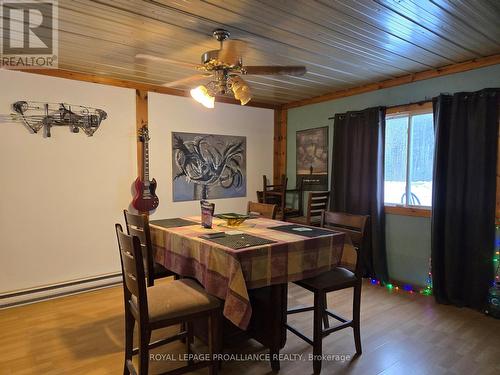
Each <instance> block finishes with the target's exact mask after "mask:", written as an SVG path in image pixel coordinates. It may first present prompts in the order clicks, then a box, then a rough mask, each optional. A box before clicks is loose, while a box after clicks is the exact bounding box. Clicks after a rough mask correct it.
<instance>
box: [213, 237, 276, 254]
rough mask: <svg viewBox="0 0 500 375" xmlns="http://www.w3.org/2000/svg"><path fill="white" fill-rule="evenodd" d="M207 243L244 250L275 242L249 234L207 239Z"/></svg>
mask: <svg viewBox="0 0 500 375" xmlns="http://www.w3.org/2000/svg"><path fill="white" fill-rule="evenodd" d="M207 241H212V242H215V243H217V244H219V245H222V246H226V247H230V248H231V249H234V250H238V249H244V248H246V247H251V246H261V245H269V244H271V243H276V241H271V240H268V239H266V238H261V237H257V236H252V235H251V234H226V235H225V236H224V237H219V238H211V239H207Z"/></svg>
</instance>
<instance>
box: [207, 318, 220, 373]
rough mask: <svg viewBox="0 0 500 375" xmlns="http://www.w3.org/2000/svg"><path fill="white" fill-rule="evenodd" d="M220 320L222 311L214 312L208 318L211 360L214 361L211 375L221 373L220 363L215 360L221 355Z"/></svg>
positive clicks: (210, 371)
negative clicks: (217, 355)
mask: <svg viewBox="0 0 500 375" xmlns="http://www.w3.org/2000/svg"><path fill="white" fill-rule="evenodd" d="M220 320H221V319H220V311H214V312H213V313H211V314H210V315H209V317H208V350H209V353H210V356H211V359H210V360H211V361H212V364H211V366H210V370H209V374H210V375H217V374H218V373H219V361H218V359H216V358H215V355H216V354H218V353H220V349H219V341H220V339H219V336H220V335H221V328H220Z"/></svg>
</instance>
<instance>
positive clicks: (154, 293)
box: [115, 224, 222, 375]
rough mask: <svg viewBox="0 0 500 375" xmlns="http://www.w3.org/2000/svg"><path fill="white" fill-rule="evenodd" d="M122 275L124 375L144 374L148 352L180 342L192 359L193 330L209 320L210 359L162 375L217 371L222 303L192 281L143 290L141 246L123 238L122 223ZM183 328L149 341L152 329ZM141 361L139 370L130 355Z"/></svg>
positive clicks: (136, 240)
mask: <svg viewBox="0 0 500 375" xmlns="http://www.w3.org/2000/svg"><path fill="white" fill-rule="evenodd" d="M115 229H116V236H117V239H118V248H119V250H120V260H121V266H122V275H123V294H124V304H125V363H124V369H123V373H124V375H129V374H139V375H147V374H148V368H149V350H150V349H154V348H157V347H159V346H162V345H165V344H168V343H170V342H173V341H175V340H181V339H184V341H185V343H186V349H187V352H188V355H189V354H191V353H192V352H191V341H192V340H191V338H192V336H193V333H192V330H191V327H192V323H193V321H194V320H197V319H203V318H205V319H207V320H208V327H209V334H208V347H209V352H210V360H206V361H199V362H192V361H189V362H188V364H187V365H186V366H184V367H182V368H180V369H175V370H172V371H167V372H164V373H163V375H167V374H184V373H186V372H190V371H195V370H197V369H200V368H204V367H209V368H210V374H211V375H216V374H217V372H218V361H217V356H216V354H219V353H220V350H221V342H222V338H221V334H222V329H221V323H222V310H221V303H220V301H219V300H218V299H217V298H215V297H213V296H211V295H209V294H208V293H206V292H205V291H204V289H203V288H202V287H201V286H200V285H198V284H197V283H196V282H194V281H193V280H191V279H182V280H173V281H170V282H166V283H163V284H160V285H155V286H151V287H148V288H146V282H145V271H144V262H143V256H142V249H141V243H140V241H139V238H138V237H136V236H130V235H128V234H125V233H123V230H122V226H121V225H120V224H116V225H115ZM135 323H137V325H138V334H139V347H138V348H136V349H134V348H133V342H134V340H133V338H134V326H135ZM177 324H182V326H183V327H188V330H187V331H182V332H180V333H179V334H176V335H174V336H172V337H168V338H166V339H161V340H158V341H155V342H150V341H151V333H152V331H154V330H157V329H160V328H164V327H169V326H172V325H177ZM135 354H138V356H139V361H138V363H139V371H138V372H137V371H136V369H135V367H134V364H133V362H132V356H133V355H135Z"/></svg>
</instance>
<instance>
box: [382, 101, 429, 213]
mask: <svg viewBox="0 0 500 375" xmlns="http://www.w3.org/2000/svg"><path fill="white" fill-rule="evenodd" d="M424 113H432V101H426V102H422V103H416V104H407V105H401V106H395V107H389V108H387V110H386V113H385V118H386V119H387V118H389V117H390V118H397V117H408V131H407V133H408V134H407V137H408V140H407V142H408V146H407V150H406V190H405V193H406V203H405V204H397V203H385V202H384V209H385V213H388V214H393V215H404V216H417V217H431V212H432V206H414V205H410V204H408V199H409V194H408V192H409V189H410V185H409V184H408V179H409V171H410V162H411V159H410V151H411V146H410V145H411V126H412V121H411V117H412V116H414V115H420V114H424ZM384 154H385V151H384ZM384 157H385V155H384ZM384 183H385V175H384ZM384 194H385V192H384ZM384 200H385V197H384Z"/></svg>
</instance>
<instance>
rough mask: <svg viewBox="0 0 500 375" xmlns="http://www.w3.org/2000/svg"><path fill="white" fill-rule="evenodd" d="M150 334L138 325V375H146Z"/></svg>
mask: <svg viewBox="0 0 500 375" xmlns="http://www.w3.org/2000/svg"><path fill="white" fill-rule="evenodd" d="M150 337H151V332H150V331H149V330H148V329H145V328H144V327H141V325H140V324H139V375H148V369H149V338H150Z"/></svg>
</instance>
